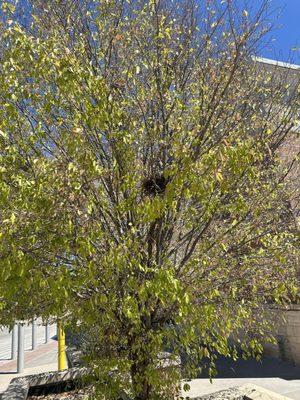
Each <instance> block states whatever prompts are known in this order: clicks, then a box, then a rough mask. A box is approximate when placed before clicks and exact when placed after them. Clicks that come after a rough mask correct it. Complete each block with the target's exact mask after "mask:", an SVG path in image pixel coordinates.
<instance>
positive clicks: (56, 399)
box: [28, 386, 93, 400]
mask: <svg viewBox="0 0 300 400" xmlns="http://www.w3.org/2000/svg"><path fill="white" fill-rule="evenodd" d="M92 393H93V388H92V387H91V386H88V387H85V388H81V389H75V390H71V391H68V392H63V393H51V394H45V395H32V396H28V400H88V399H90V398H91V397H90V396H91V394H92Z"/></svg>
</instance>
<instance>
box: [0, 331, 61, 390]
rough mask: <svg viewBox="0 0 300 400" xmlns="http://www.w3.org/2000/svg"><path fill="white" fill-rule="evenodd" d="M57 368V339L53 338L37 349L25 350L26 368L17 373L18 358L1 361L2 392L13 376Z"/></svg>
mask: <svg viewBox="0 0 300 400" xmlns="http://www.w3.org/2000/svg"><path fill="white" fill-rule="evenodd" d="M55 370H57V341H56V340H54V339H51V340H50V341H49V342H48V343H46V344H41V345H39V346H38V347H37V348H36V350H27V351H25V369H24V372H23V373H22V374H17V372H16V371H17V361H16V360H10V361H7V360H2V361H0V393H1V392H3V391H4V390H5V389H6V388H7V386H8V385H9V383H10V381H11V380H12V379H13V378H16V377H19V376H25V375H31V374H38V373H41V372H47V371H55Z"/></svg>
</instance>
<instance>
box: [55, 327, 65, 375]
mask: <svg viewBox="0 0 300 400" xmlns="http://www.w3.org/2000/svg"><path fill="white" fill-rule="evenodd" d="M57 338H58V370H59V371H62V370H63V369H66V368H67V357H66V341H65V332H64V330H63V328H62V323H61V321H58V322H57Z"/></svg>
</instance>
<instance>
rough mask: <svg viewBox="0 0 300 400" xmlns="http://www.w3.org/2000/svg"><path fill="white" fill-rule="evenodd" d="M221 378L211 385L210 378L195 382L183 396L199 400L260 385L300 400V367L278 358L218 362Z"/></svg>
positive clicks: (222, 359) (195, 380) (223, 359)
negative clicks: (207, 396)
mask: <svg viewBox="0 0 300 400" xmlns="http://www.w3.org/2000/svg"><path fill="white" fill-rule="evenodd" d="M217 369H218V371H219V374H218V375H217V377H216V378H214V379H213V380H212V382H210V380H209V379H208V378H207V377H204V378H198V379H192V380H190V381H186V382H184V383H188V384H189V386H190V390H189V391H187V392H183V393H184V396H188V397H190V398H193V397H199V396H203V395H206V394H210V393H213V392H217V391H220V390H225V389H229V388H231V387H235V386H242V385H245V384H251V385H253V384H254V385H257V386H260V387H262V388H264V389H267V390H270V391H272V392H275V393H277V394H281V395H284V396H286V397H288V398H290V399H293V400H300V367H296V366H295V365H293V364H292V363H290V362H287V361H281V360H278V359H276V358H271V357H264V358H263V359H262V360H261V361H256V360H254V359H249V360H238V361H236V362H233V361H230V360H228V359H226V358H220V359H219V360H218V361H217Z"/></svg>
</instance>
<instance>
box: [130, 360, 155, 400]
mask: <svg viewBox="0 0 300 400" xmlns="http://www.w3.org/2000/svg"><path fill="white" fill-rule="evenodd" d="M148 365H149V362H147V361H146V360H145V361H144V362H136V363H133V364H132V366H131V379H132V389H133V396H134V400H149V399H150V396H151V385H150V383H149V379H148V377H147V366H148Z"/></svg>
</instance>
